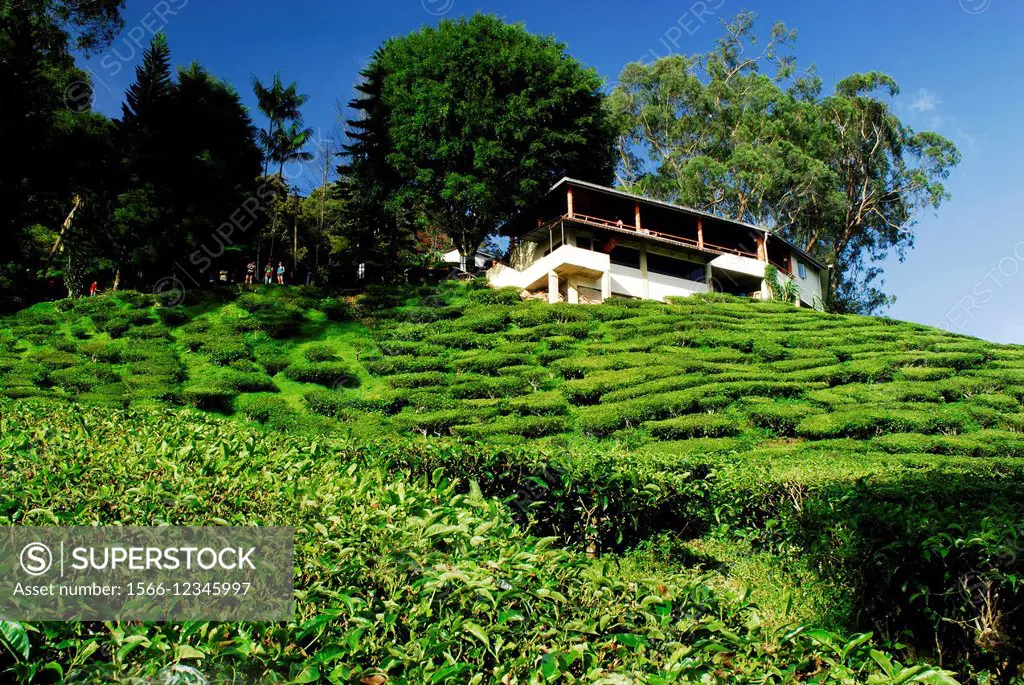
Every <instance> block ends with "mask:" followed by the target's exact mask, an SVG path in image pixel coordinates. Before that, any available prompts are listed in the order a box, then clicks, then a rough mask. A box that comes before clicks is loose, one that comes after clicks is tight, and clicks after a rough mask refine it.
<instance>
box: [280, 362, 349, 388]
mask: <svg viewBox="0 0 1024 685" xmlns="http://www.w3.org/2000/svg"><path fill="white" fill-rule="evenodd" d="M284 375H285V376H287V377H288V378H290V379H291V380H293V381H298V382H300V383H316V384H318V385H327V386H333V385H336V384H338V383H340V382H342V381H349V382H354V383H355V384H357V385H358V379H357V378H356V377H355V375H354V374H353V373H352V369H351V367H350V366H349V365H348V364H346V363H345V362H331V361H326V362H297V363H295V364H292V365H291V366H289V367H288V368H287V369H285V371H284Z"/></svg>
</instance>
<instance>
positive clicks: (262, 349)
mask: <svg viewBox="0 0 1024 685" xmlns="http://www.w3.org/2000/svg"><path fill="white" fill-rule="evenodd" d="M253 356H254V358H255V360H256V363H257V364H259V365H260V366H262V367H263V368H264V369H265V370H266V372H267V373H268V374H270V375H271V376H276V375H277V374H279V373H281V372H282V371H284V370H285V369H286V368H288V365H289V364H291V359H290V358H289V357H288V355H287V354H286V353H285V352H284V351H282V350H280V349H278V348H276V347H273V346H269V345H265V346H258V347H256V349H255V351H254V355H253Z"/></svg>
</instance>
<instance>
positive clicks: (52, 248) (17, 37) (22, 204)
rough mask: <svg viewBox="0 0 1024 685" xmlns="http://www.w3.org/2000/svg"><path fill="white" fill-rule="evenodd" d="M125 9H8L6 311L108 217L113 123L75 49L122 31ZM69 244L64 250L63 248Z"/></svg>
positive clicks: (65, 1)
mask: <svg viewBox="0 0 1024 685" xmlns="http://www.w3.org/2000/svg"><path fill="white" fill-rule="evenodd" d="M123 5H124V3H123V1H122V0H90V1H89V2H85V1H83V0H18V1H17V2H0V148H2V149H3V151H4V156H5V158H6V159H8V160H17V163H9V164H2V165H0V233H2V234H3V236H4V240H3V241H2V242H0V304H3V303H5V302H6V303H8V304H13V303H16V302H18V301H19V300H18V299H17V298H21V297H23V296H24V295H25V294H27V292H28V291H29V290H30V289H31V287H32V282H33V281H36V280H37V279H38V278H39V277H41V276H44V275H45V270H46V268H47V266H48V265H53V266H59V263H60V261H61V259H63V258H64V257H65V250H64V249H63V248H64V246H65V244H64V242H63V238H64V237H65V234H68V228H69V227H72V226H73V225H74V224H75V222H78V223H79V224H84V223H85V222H87V221H88V220H89V218H90V216H89V215H90V213H91V214H92V216H93V217H95V216H97V215H99V212H98V211H97V205H98V204H99V203H98V202H97V200H96V195H97V194H98V193H99V189H100V188H101V187H102V186H103V185H104V184H105V181H106V174H105V173H104V171H105V169H106V167H105V165H102V164H100V162H101V161H102V160H103V159H104V157H105V155H106V150H108V149H109V147H110V146H109V137H110V130H109V122H108V120H107V119H106V118H105V117H102V116H100V115H98V114H95V113H93V112H91V107H90V102H91V99H92V93H91V90H92V89H91V83H90V79H89V77H88V74H86V73H85V72H83V71H82V70H80V69H78V68H76V67H75V64H74V57H73V55H72V50H73V49H76V48H77V49H81V50H83V51H86V52H89V51H91V50H95V49H98V48H99V47H101V46H102V45H104V44H105V43H106V42H108V41H109V40H110V38H111V37H112V36H113V35H114V33H115V31H116V30H117V29H119V28H120V27H121V26H122V21H121V17H120V12H121V9H122V8H123ZM58 237H60V242H57V238H58Z"/></svg>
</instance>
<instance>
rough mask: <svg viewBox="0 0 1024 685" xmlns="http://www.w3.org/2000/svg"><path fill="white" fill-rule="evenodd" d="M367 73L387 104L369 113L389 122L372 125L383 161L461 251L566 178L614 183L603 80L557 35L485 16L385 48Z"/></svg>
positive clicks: (406, 195)
mask: <svg viewBox="0 0 1024 685" xmlns="http://www.w3.org/2000/svg"><path fill="white" fill-rule="evenodd" d="M370 70H371V71H372V72H374V73H376V74H377V75H378V76H379V78H380V85H381V89H380V100H381V102H380V106H379V107H377V108H376V111H375V112H368V115H369V116H377V115H383V116H385V117H386V121H383V122H373V121H371V122H368V123H367V127H368V128H369V129H370V130H381V131H382V132H383V133H382V135H386V141H384V142H382V143H381V145H379V146H378V147H380V148H381V149H386V150H388V154H387V157H386V159H385V160H375V162H374V163H375V165H378V166H379V167H383V166H384V165H385V164H386V167H388V168H389V169H388V170H384V171H385V173H388V172H393V173H394V174H396V175H397V177H398V187H397V189H396V191H395V194H394V195H393V198H394V199H396V200H397V201H398V202H399V204H400V205H401V206H402V207H404V208H406V209H411V210H414V211H416V212H417V213H418V214H419V216H420V218H421V221H422V223H423V224H424V225H426V226H435V227H438V228H441V229H443V230H444V231H445V232H446V233H447V234H448V235H449V236H451V238H452V241H453V242H454V243H455V245H456V246H457V247H458V248H459V250H460V252H462V254H464V255H467V254H471V253H473V252H474V251H475V250H476V249H477V247H478V246H479V245H480V244H481V243H482V242H483V240H484V239H485V238H486V237H487V236H488V235H489V234H492V233H494V232H495V231H497V230H498V228H499V227H500V226H501V225H502V224H503V223H505V222H507V221H508V220H510V219H511V218H513V217H514V216H516V215H517V214H518V213H519V212H520V211H522V210H523V209H524V208H525V207H526V206H528V205H529V204H530V203H532V202H533V201H535V200H536V199H538V198H539V197H541V196H542V195H543V194H544V192H545V191H546V190H547V189H548V187H550V186H551V185H552V184H553V183H555V182H556V181H557V180H558V179H559V178H560V177H562V176H564V175H572V176H576V177H581V178H583V179H586V180H592V181H597V182H607V181H608V180H609V179H610V178H611V170H612V167H613V156H612V142H613V132H612V130H611V128H610V125H609V123H608V120H607V118H606V116H605V114H604V111H603V109H602V107H601V100H602V96H601V91H600V89H601V86H602V82H601V79H600V78H599V77H598V75H597V73H596V72H594V71H593V70H592V69H588V68H586V67H584V66H583V65H581V64H580V63H579V62H578V61H576V60H575V59H573V58H571V57H569V56H568V55H567V54H566V51H565V46H564V45H562V44H561V43H559V42H557V41H556V40H555V39H553V38H551V37H547V36H537V35H534V34H531V33H529V32H527V31H526V29H525V28H524V27H523V26H522V25H520V24H506V23H505V22H503V21H502V20H501V19H499V18H497V17H494V16H489V15H483V14H477V15H475V16H473V17H472V18H468V19H466V18H461V19H456V20H445V21H442V22H440V24H438V25H437V26H436V27H426V28H423V29H421V30H419V31H416V32H415V33H412V34H410V35H408V36H406V37H404V38H397V39H393V40H390V41H388V42H387V43H385V44H384V46H383V48H382V49H381V50H380V51H379V52H378V53H377V54H376V55H375V56H374V59H373V64H372V65H371V67H370ZM356 191H357V192H358V188H357V189H356Z"/></svg>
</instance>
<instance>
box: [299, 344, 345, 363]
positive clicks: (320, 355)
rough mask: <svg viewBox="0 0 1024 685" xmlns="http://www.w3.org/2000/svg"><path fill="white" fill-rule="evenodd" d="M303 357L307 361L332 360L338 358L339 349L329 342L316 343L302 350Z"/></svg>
mask: <svg viewBox="0 0 1024 685" xmlns="http://www.w3.org/2000/svg"><path fill="white" fill-rule="evenodd" d="M302 358H303V359H305V360H306V361H307V362H332V361H336V360H337V359H338V350H337V348H335V347H334V346H333V345H328V344H327V343H314V344H312V345H308V346H306V348H305V349H304V350H302Z"/></svg>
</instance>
